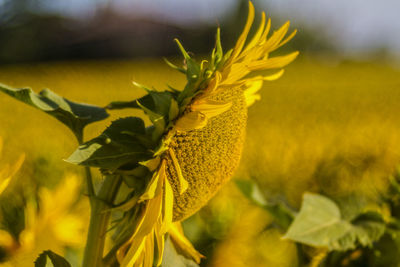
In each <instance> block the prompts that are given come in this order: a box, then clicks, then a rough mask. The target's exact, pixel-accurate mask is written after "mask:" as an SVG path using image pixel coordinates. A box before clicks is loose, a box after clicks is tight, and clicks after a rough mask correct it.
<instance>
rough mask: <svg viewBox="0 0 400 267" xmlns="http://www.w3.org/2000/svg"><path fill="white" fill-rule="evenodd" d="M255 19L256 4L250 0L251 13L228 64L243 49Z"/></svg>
mask: <svg viewBox="0 0 400 267" xmlns="http://www.w3.org/2000/svg"><path fill="white" fill-rule="evenodd" d="M253 21H254V6H253V3H251V2H250V1H249V14H248V16H247V21H246V25H245V26H244V29H243V32H242V34H241V35H240V36H239V38H238V40H237V42H236V45H235V47H234V48H233V52H232V55H231V57H230V59H229V61H228V63H227V64H230V63H231V62H232V61H233V60H234V59H235V58H236V57H237V56H238V55H239V54H240V52H241V51H242V48H243V46H244V43H245V42H246V38H247V35H248V34H249V31H250V28H251V25H252V24H253Z"/></svg>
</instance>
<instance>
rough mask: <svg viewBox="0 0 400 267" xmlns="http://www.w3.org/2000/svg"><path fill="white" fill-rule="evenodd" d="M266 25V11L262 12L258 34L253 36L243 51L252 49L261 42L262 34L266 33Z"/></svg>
mask: <svg viewBox="0 0 400 267" xmlns="http://www.w3.org/2000/svg"><path fill="white" fill-rule="evenodd" d="M264 27H265V13H264V12H262V14H261V23H260V26H259V27H258V30H257V32H256V34H255V35H254V36H253V38H252V39H251V41H250V42H249V43H248V44H247V45H246V48H245V49H244V50H243V53H245V52H247V51H249V50H251V49H252V48H253V47H255V46H256V45H257V44H259V42H260V40H261V36H262V34H263V33H264Z"/></svg>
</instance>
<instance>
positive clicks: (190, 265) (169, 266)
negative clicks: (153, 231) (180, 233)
mask: <svg viewBox="0 0 400 267" xmlns="http://www.w3.org/2000/svg"><path fill="white" fill-rule="evenodd" d="M161 266H162V267H199V265H198V264H196V263H195V262H194V261H192V260H190V259H187V258H185V257H184V256H182V255H179V254H178V253H177V251H176V249H175V247H174V245H173V244H172V241H171V239H170V238H169V237H167V238H166V239H165V246H164V254H163V260H162V264H161Z"/></svg>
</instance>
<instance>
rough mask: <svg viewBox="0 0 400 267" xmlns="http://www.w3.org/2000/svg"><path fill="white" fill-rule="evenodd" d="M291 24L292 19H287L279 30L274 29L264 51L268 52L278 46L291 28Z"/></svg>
mask: <svg viewBox="0 0 400 267" xmlns="http://www.w3.org/2000/svg"><path fill="white" fill-rule="evenodd" d="M289 26H290V21H287V22H286V23H285V24H283V25H282V26H281V27H280V28H279V29H278V30H276V31H274V33H273V34H272V36H271V37H270V38H269V39H267V41H266V42H265V44H264V47H263V48H264V53H268V52H271V51H273V50H275V49H276V47H277V46H278V45H279V42H280V41H281V40H282V39H283V37H285V35H286V33H287V31H288V30H289Z"/></svg>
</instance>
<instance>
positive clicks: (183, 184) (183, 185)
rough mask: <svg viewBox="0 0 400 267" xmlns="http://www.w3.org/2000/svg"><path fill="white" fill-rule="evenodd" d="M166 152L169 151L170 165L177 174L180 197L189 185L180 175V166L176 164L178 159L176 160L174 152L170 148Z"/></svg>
mask: <svg viewBox="0 0 400 267" xmlns="http://www.w3.org/2000/svg"><path fill="white" fill-rule="evenodd" d="M168 151H169V155H170V156H171V159H172V163H173V164H174V168H175V171H176V173H177V174H178V178H179V184H180V188H179V193H180V194H181V195H182V194H183V192H185V191H186V190H187V189H188V187H189V184H188V182H187V181H186V180H185V178H184V177H183V175H182V170H181V166H180V165H179V162H178V159H177V158H176V155H175V152H174V150H173V149H172V148H170V149H169V150H168Z"/></svg>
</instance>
